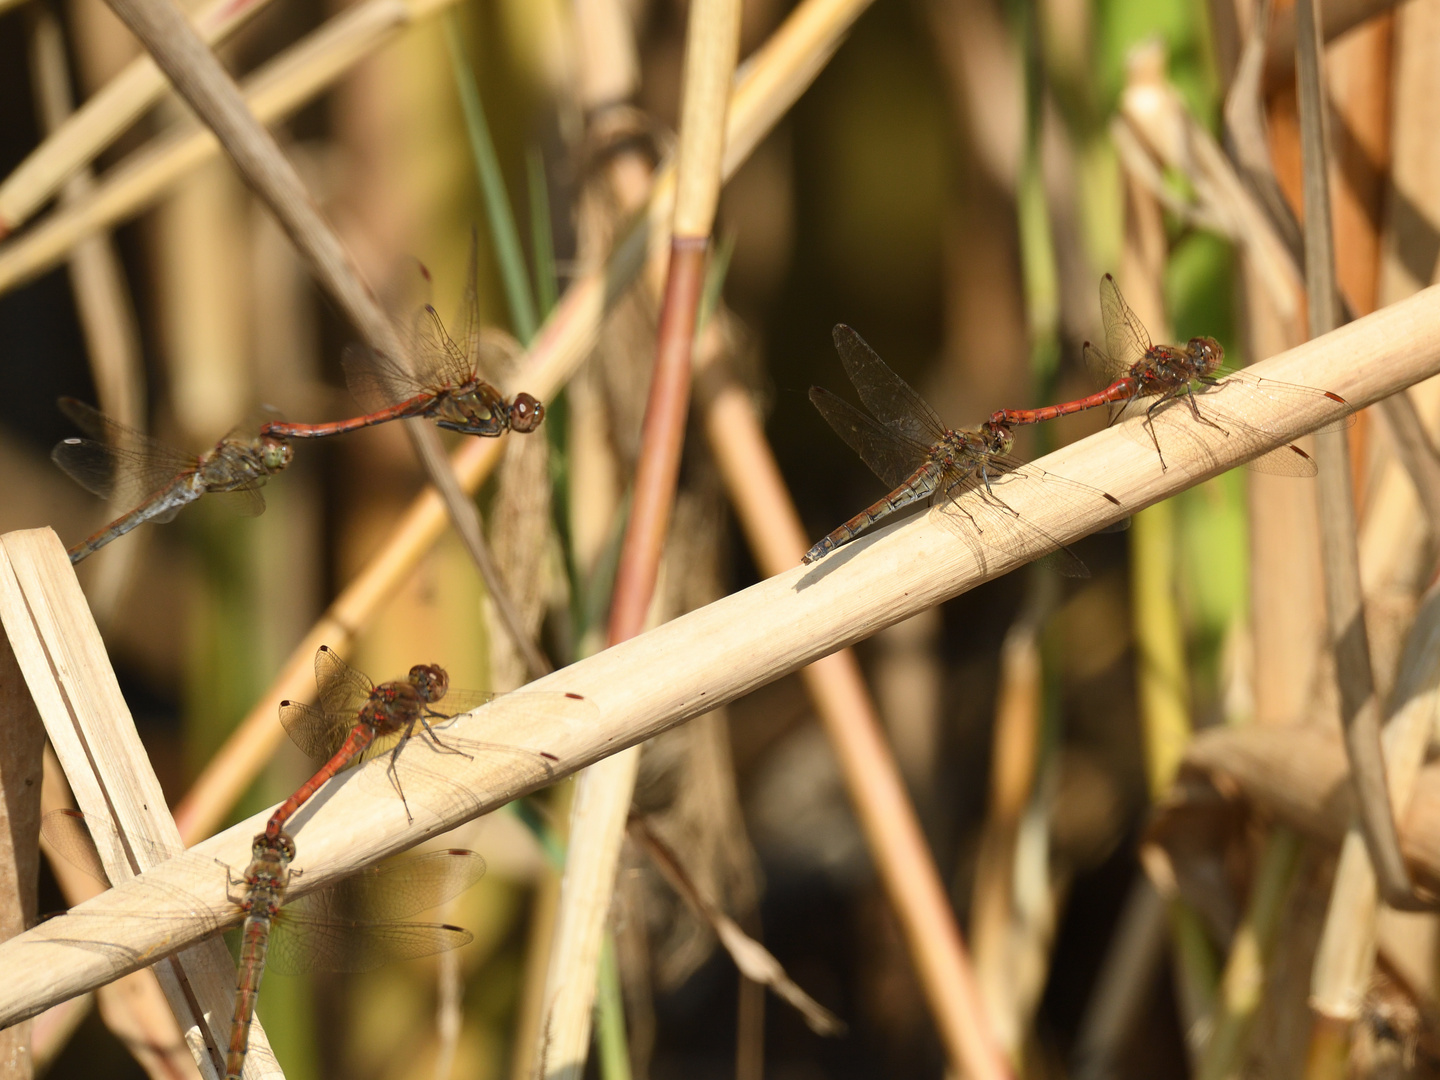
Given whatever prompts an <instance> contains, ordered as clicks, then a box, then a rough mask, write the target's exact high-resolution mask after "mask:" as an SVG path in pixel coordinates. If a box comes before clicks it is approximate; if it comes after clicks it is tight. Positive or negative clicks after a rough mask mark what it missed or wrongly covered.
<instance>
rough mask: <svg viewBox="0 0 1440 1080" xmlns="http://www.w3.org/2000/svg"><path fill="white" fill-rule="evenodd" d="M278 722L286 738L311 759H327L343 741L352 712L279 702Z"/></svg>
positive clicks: (300, 703) (293, 702) (348, 729)
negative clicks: (348, 713)
mask: <svg viewBox="0 0 1440 1080" xmlns="http://www.w3.org/2000/svg"><path fill="white" fill-rule="evenodd" d="M280 723H281V725H282V726H283V727H284V728H285V730H286V732H288V733H289V735H290V739H291V741H292V742H294V743H295V745H296V746H298V747H299V748H300V749H301V750H303V751H304V752H305V755H306V756H307V757H309V758H310V759H311V760H313V761H329V760H330V758H331V757H333V756H334V754H335V751H337V750H339V749H340V744H341V743H343V742H344V741H345V736H346V735H348V734H349V732H350V727H351V725H353V724H354V715H353V714H350V715H349V717H348V718H347V716H346V715H345V714H337V713H327V712H324V711H322V710H320V709H317V708H315V706H313V705H306V704H305V703H304V702H300V701H286V702H282V703H281V705H280Z"/></svg>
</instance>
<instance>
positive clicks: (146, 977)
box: [32, 745, 199, 1080]
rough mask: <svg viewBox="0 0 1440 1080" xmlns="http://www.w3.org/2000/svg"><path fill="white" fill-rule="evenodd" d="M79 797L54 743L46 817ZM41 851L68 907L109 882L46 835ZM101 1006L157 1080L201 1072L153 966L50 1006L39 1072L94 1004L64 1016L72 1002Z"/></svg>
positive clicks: (38, 1032) (48, 754) (40, 1020)
mask: <svg viewBox="0 0 1440 1080" xmlns="http://www.w3.org/2000/svg"><path fill="white" fill-rule="evenodd" d="M74 808H75V800H74V798H73V797H72V795H71V793H70V784H69V783H68V782H67V781H66V779H65V771H64V770H63V769H62V768H61V767H60V759H59V758H57V757H56V756H55V750H54V748H53V747H51V746H48V745H47V746H46V747H45V779H44V783H43V786H42V789H41V792H40V809H41V820H42V821H43V820H44V815H45V814H48V813H51V812H52V811H55V810H73V809H74ZM40 850H41V852H42V853H43V854H44V855H45V857H46V860H47V861H48V862H49V864H50V873H51V874H52V875H53V876H54V878H55V883H56V884H57V885H58V886H59V887H60V895H61V896H63V897H64V898H65V904H66V906H68V907H75V906H76V905H78V904H82V903H84V902H85V901H86V900H89V899H90V898H91V897H92V896H98V895H99V894H100V893H102V892H104V891H105V890H106V888H108V886H107V885H106V884H105V883H103V882H100V881H96V880H95V879H94V878H93V877H91V876H90V875H89V874H87V873H85V872H84V871H83V870H81V869H79V868H78V867H76V866H75V865H74V864H73V863H70V862H68V861H67V860H66V859H65V858H63V857H62V856H61V855H60V853H59V852H57V851H56V850H55V849H54V848H53V847H51V846H50V844H49V842H48V841H47V840H46V839H45V837H44V835H43V834H42V835H41V837H40ZM82 1004H84V1005H86V1006H89V1005H98V1007H99V1012H100V1018H101V1019H102V1020H103V1021H104V1022H105V1026H106V1027H107V1028H109V1029H110V1033H111V1034H112V1035H114V1036H115V1038H116V1039H118V1040H119V1041H120V1043H121V1045H123V1046H124V1047H125V1048H126V1049H127V1050H129V1051H130V1053H131V1055H132V1056H133V1057H134V1058H135V1060H136V1062H138V1063H139V1065H140V1067H141V1068H142V1069H144V1070H145V1072H146V1073H147V1074H148V1075H149V1076H150V1077H151V1078H152V1080H187V1078H189V1077H192V1076H198V1075H199V1070H198V1068H197V1067H196V1064H195V1061H194V1059H193V1058H192V1057H191V1056H190V1050H189V1048H188V1047H187V1046H186V1045H185V1038H184V1036H183V1034H182V1033H181V1031H180V1026H179V1024H178V1023H177V1022H176V1019H175V1014H174V1013H173V1012H171V1011H170V1004H169V1002H167V1001H166V1000H165V992H164V990H163V989H161V986H160V980H159V978H158V977H157V976H156V974H155V969H154V968H143V969H141V970H140V971H134V972H131V973H130V974H129V975H126V976H125V977H124V978H122V979H119V980H117V981H116V982H113V983H110V984H109V985H106V986H102V987H99V988H98V989H97V990H96V991H95V993H94V994H93V995H86V996H85V997H83V998H71V999H70V1000H69V1001H67V1002H63V1003H61V1004H60V1005H56V1006H55V1007H53V1008H51V1009H47V1010H46V1011H45V1012H43V1013H41V1014H40V1015H39V1016H38V1017H36V1018H35V1033H34V1041H33V1043H32V1045H33V1047H34V1053H35V1065H36V1069H37V1071H45V1070H46V1069H47V1068H48V1065H49V1063H50V1062H52V1061H54V1059H55V1058H56V1057H57V1056H58V1055H59V1054H60V1052H61V1051H62V1050H63V1049H64V1047H65V1044H66V1043H67V1042H68V1041H69V1039H70V1036H71V1035H73V1034H74V1031H75V1028H76V1027H77V1026H78V1025H79V1023H80V1021H81V1020H83V1019H84V1017H85V1016H86V1015H87V1014H88V1012H89V1008H88V1007H86V1008H75V1009H71V1010H70V1012H72V1013H75V1014H78V1015H61V1013H62V1010H66V1009H67V1007H69V1006H79V1005H82Z"/></svg>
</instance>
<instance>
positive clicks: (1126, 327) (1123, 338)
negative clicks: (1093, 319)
mask: <svg viewBox="0 0 1440 1080" xmlns="http://www.w3.org/2000/svg"><path fill="white" fill-rule="evenodd" d="M1100 317H1101V319H1102V320H1103V321H1104V324H1105V351H1106V352H1107V353H1108V354H1109V359H1110V363H1111V365H1112V368H1113V370H1112V371H1111V373H1110V374H1109V375H1108V376H1107V377H1106V380H1105V381H1106V382H1112V381H1114V380H1115V379H1117V378H1119V377H1120V376H1121V375H1123V374H1125V372H1127V371H1129V370H1130V368H1131V367H1132V366H1133V365H1134V364H1135V362H1136V361H1138V360H1140V359H1141V358H1142V357H1143V356H1144V355H1145V354H1146V353H1147V352H1149V351H1150V333H1149V331H1147V330H1146V329H1145V324H1144V323H1142V322H1141V321H1140V319H1139V318H1138V317H1137V316H1136V315H1135V312H1133V311H1131V310H1130V305H1129V304H1127V303H1126V302H1125V297H1123V296H1121V295H1120V286H1119V285H1117V284H1116V283H1115V279H1114V278H1113V277H1112V276H1111V275H1109V274H1106V275H1105V276H1104V277H1103V278H1101V279H1100Z"/></svg>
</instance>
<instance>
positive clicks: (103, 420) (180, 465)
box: [50, 398, 199, 503]
mask: <svg viewBox="0 0 1440 1080" xmlns="http://www.w3.org/2000/svg"><path fill="white" fill-rule="evenodd" d="M60 411H61V412H63V413H64V414H65V415H66V416H67V417H69V418H70V420H72V421H73V422H74V423H75V425H76V426H77V427H78V428H80V430H81V431H84V432H85V433H86V434H87V435H89V436H90V438H88V439H65V440H64V441H62V442H60V443H57V444H56V446H55V449H54V450H53V451H52V452H51V454H50V458H51V460H52V461H54V462H55V464H56V465H58V466H60V468H61V469H62V470H64V471H65V473H66V474H67V475H68V476H69V477H70V478H71V479H72V480H74V481H75V482H76V483H77V484H79V485H80V486H81V487H83V488H84V489H85V490H86V491H89V492H91V493H93V494H95V495H99V496H100V497H101V498H104V499H115V500H118V501H120V502H124V503H135V502H139V501H140V500H141V499H143V498H145V497H147V496H149V495H153V494H154V493H155V492H157V491H159V490H161V489H162V488H164V487H166V486H167V485H168V484H170V483H172V482H173V481H174V480H175V478H176V477H177V476H180V475H181V474H183V473H188V472H193V471H194V470H195V469H196V467H197V466H198V465H199V462H198V460H197V459H196V458H195V457H194V456H193V455H191V454H186V453H184V452H182V451H180V450H177V449H175V448H174V447H172V446H167V445H166V444H164V443H162V442H160V441H158V440H156V439H152V438H150V436H148V435H144V434H142V433H141V432H139V431H136V430H135V429H134V428H131V427H126V426H125V425H124V424H121V423H119V422H117V421H115V420H111V419H110V418H109V417H108V416H105V415H104V414H103V413H101V412H99V411H98V410H96V409H94V408H92V407H91V406H89V405H86V404H85V403H84V402H83V401H77V400H75V399H74V398H61V399H60Z"/></svg>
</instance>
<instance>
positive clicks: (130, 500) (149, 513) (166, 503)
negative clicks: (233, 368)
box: [51, 240, 545, 563]
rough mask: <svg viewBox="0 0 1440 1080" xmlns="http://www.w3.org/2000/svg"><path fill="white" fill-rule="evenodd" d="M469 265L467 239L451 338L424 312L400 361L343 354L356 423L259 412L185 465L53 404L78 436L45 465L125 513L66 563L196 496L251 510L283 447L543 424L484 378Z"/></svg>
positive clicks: (167, 515)
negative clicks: (377, 428) (411, 426)
mask: <svg viewBox="0 0 1440 1080" xmlns="http://www.w3.org/2000/svg"><path fill="white" fill-rule="evenodd" d="M475 264H476V253H475V247H474V242H473V240H472V243H471V251H470V270H469V275H468V278H467V281H466V286H465V298H464V300H463V302H462V304H461V315H460V319H459V320H458V333H457V334H456V335H455V336H453V337H452V336H451V334H450V333H448V332H447V331H446V329H445V326H444V324H443V323H442V322H441V321H440V317H439V316H438V315H437V314H436V312H435V309H434V307H432V306H430V305H428V304H427V305H426V306H425V307H424V308H423V309H422V310H421V311H420V313H419V315H418V316H417V317H416V320H415V324H414V327H413V332H412V334H411V343H410V349H409V353H408V363H407V362H405V361H403V360H402V359H400V358H396V357H390V356H385V355H382V354H381V353H379V352H376V351H375V350H374V349H371V348H369V347H366V346H361V345H352V346H351V347H350V348H349V349H347V350H346V353H345V357H344V361H343V363H344V367H345V378H346V382H347V383H348V384H349V387H350V391H351V393H352V394H353V395H354V396H355V398H356V400H357V401H359V402H360V404H361V405H362V406H363V407H364V408H365V409H367V410H369V411H367V412H366V413H365V414H364V415H362V416H357V417H354V418H352V419H349V420H337V421H334V422H331V423H324V424H291V423H286V422H284V421H282V420H280V419H279V418H278V416H277V415H275V414H273V413H267V414H263V415H259V416H256V417H254V418H252V419H251V420H250V421H248V422H247V423H245V424H242V425H241V426H240V427H237V428H236V429H235V430H233V431H231V432H230V433H229V434H228V435H226V436H225V437H224V438H223V439H221V440H220V441H219V442H218V443H216V444H215V445H214V446H213V447H211V448H210V449H209V450H206V451H205V452H204V453H203V454H200V455H199V456H195V455H191V454H186V453H184V452H183V451H180V450H177V449H175V448H173V447H170V446H167V445H166V444H164V443H162V442H159V441H157V440H155V439H152V438H150V437H149V436H146V435H143V434H141V433H140V432H138V431H136V430H135V429H134V428H131V427H128V426H127V425H125V424H122V423H120V422H118V421H116V420H113V419H111V418H110V417H108V416H105V415H104V414H103V413H101V412H99V411H98V410H96V409H94V408H92V407H91V406H89V405H86V404H85V403H84V402H81V401H76V400H75V399H74V398H62V399H61V400H60V410H61V411H62V412H63V413H64V414H65V415H66V417H68V418H69V419H70V420H71V421H72V422H73V423H74V424H75V426H76V427H78V428H79V429H80V430H81V431H83V432H84V433H85V435H86V438H83V439H66V440H64V441H63V442H61V443H59V444H58V445H57V446H56V447H55V449H54V451H53V452H52V454H51V458H52V459H53V460H54V461H55V464H57V465H59V466H60V468H61V469H63V470H64V471H65V472H66V473H68V474H69V475H70V476H71V477H72V478H73V479H74V480H75V481H76V482H77V483H79V484H80V485H81V486H82V487H84V488H85V489H86V490H88V491H91V492H93V493H94V494H96V495H99V496H101V497H102V498H105V499H109V500H112V501H114V502H116V503H118V504H120V505H123V506H129V507H131V509H130V510H128V511H127V512H126V513H125V514H123V515H122V516H121V517H119V518H116V519H115V520H114V521H112V522H110V523H109V524H108V525H106V526H105V527H104V528H103V529H100V530H99V531H98V532H96V533H95V534H94V535H93V536H90V537H88V538H87V539H85V540H83V541H82V542H80V543H79V544H76V545H75V546H74V547H72V548H70V549H69V554H70V561H71V562H72V563H78V562H79V561H80V560H81V559H84V558H86V557H87V556H89V555H91V554H93V553H94V552H96V551H98V550H99V549H100V548H102V547H104V546H105V545H106V544H108V543H110V541H112V540H114V539H116V538H117V537H120V536H124V535H125V534H126V533H127V532H129V531H130V530H131V529H134V528H135V527H137V526H138V525H141V524H143V523H145V522H147V521H155V522H165V521H169V520H171V519H172V518H174V516H175V515H176V514H177V513H179V512H180V509H181V508H182V507H184V506H186V505H187V504H189V503H192V502H194V501H195V500H196V499H198V498H200V496H202V495H204V494H206V493H210V492H214V493H230V494H231V495H233V496H234V498H232V500H231V501H232V503H233V504H234V505H235V506H236V508H237V509H239V510H240V511H241V512H242V513H248V514H258V513H260V512H261V511H263V510H264V509H265V500H264V497H263V496H262V495H261V494H260V490H259V489H260V488H261V486H263V485H264V483H265V481H266V480H267V479H269V478H270V477H271V476H273V475H275V474H276V473H278V472H281V471H282V470H284V469H285V468H286V467H287V466H288V465H289V464H290V462H291V460H292V458H293V456H294V451H293V448H292V447H291V446H290V444H289V440H291V439H312V438H322V437H325V436H329V435H341V434H344V433H345V432H349V431H357V430H359V429H360V428H364V427H372V426H374V425H375V424H384V423H388V422H389V421H391V420H405V419H416V418H421V419H428V420H433V421H434V422H435V423H436V424H437V425H439V426H440V427H442V428H448V429H449V430H451V431H458V432H461V433H462V434H466V435H479V436H483V437H496V436H499V435H503V434H504V433H505V432H506V431H514V432H518V433H522V434H523V433H527V432H531V431H534V430H535V429H536V428H537V427H539V426H540V422H541V420H543V419H544V417H545V407H544V405H542V404H541V403H540V402H539V401H537V400H536V399H535V398H534V397H532V396H531V395H529V394H526V393H519V394H516V395H515V396H514V397H512V398H507V397H505V396H504V395H503V394H502V393H501V392H500V391H499V390H497V389H496V388H495V387H494V386H493V385H491V384H490V383H489V382H487V381H486V380H485V378H484V377H483V375H482V372H483V371H489V370H493V369H494V368H496V367H497V366H499V363H500V361H501V360H502V359H503V358H504V354H505V353H506V351H507V347H506V346H505V345H502V344H501V343H499V341H498V339H496V338H492V337H490V336H488V335H487V334H486V333H485V332H484V331H482V329H481V327H480V317H479V305H478V302H477V300H476V292H475V273H476V271H475ZM457 338H458V340H457Z"/></svg>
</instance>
